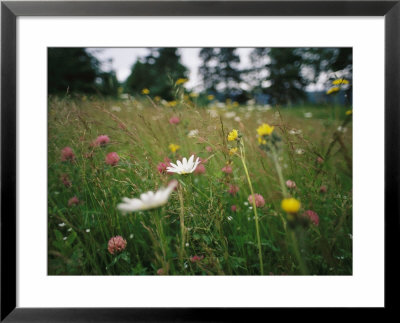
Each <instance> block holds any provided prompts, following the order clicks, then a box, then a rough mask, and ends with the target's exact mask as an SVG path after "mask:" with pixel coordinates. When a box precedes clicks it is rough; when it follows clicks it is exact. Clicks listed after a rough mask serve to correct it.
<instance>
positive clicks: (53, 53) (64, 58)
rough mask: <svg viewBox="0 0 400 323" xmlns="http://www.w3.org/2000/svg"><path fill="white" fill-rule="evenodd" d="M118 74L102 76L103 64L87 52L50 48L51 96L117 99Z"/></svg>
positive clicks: (76, 49) (80, 49)
mask: <svg viewBox="0 0 400 323" xmlns="http://www.w3.org/2000/svg"><path fill="white" fill-rule="evenodd" d="M118 86H119V84H118V80H117V78H116V76H115V73H114V72H109V73H106V72H101V70H100V62H99V61H98V60H97V59H96V58H95V57H94V56H93V55H91V54H89V53H88V52H87V51H86V50H85V49H84V48H73V47H71V48H56V47H54V48H51V47H50V48H48V93H49V94H67V93H70V92H72V93H74V94H75V93H84V94H94V93H96V94H102V95H111V96H116V94H117V89H118Z"/></svg>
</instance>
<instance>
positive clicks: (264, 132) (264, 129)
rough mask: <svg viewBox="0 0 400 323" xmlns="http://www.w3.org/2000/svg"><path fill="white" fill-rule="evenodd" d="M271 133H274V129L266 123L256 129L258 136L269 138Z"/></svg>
mask: <svg viewBox="0 0 400 323" xmlns="http://www.w3.org/2000/svg"><path fill="white" fill-rule="evenodd" d="M272 131H274V127H273V126H272V127H271V126H270V125H269V124H267V123H263V124H262V125H261V126H259V127H258V128H257V133H258V135H259V136H269V135H270V134H271V133H272Z"/></svg>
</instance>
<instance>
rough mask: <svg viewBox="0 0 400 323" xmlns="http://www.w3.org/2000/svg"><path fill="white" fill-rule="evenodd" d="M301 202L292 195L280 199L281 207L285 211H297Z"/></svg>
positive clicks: (292, 212)
mask: <svg viewBox="0 0 400 323" xmlns="http://www.w3.org/2000/svg"><path fill="white" fill-rule="evenodd" d="M300 206H301V203H300V201H298V200H296V199H295V198H293V197H290V198H286V199H283V200H282V203H281V207H282V210H284V211H285V212H287V213H291V214H294V213H297V212H299V210H300Z"/></svg>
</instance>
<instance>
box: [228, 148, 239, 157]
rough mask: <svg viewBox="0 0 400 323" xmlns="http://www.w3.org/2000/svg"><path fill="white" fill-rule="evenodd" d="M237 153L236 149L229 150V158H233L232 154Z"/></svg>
mask: <svg viewBox="0 0 400 323" xmlns="http://www.w3.org/2000/svg"><path fill="white" fill-rule="evenodd" d="M237 151H238V149H237V148H231V149H229V156H233V155H234V154H236V153H237Z"/></svg>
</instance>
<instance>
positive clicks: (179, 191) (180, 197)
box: [178, 187, 185, 262]
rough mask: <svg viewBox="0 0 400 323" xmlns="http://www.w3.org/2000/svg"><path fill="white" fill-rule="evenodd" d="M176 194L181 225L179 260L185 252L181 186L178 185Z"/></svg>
mask: <svg viewBox="0 0 400 323" xmlns="http://www.w3.org/2000/svg"><path fill="white" fill-rule="evenodd" d="M178 196H179V203H180V213H179V221H180V226H181V251H180V254H179V256H180V260H181V262H182V261H183V255H184V253H185V210H184V205H183V194H182V188H181V187H178Z"/></svg>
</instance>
